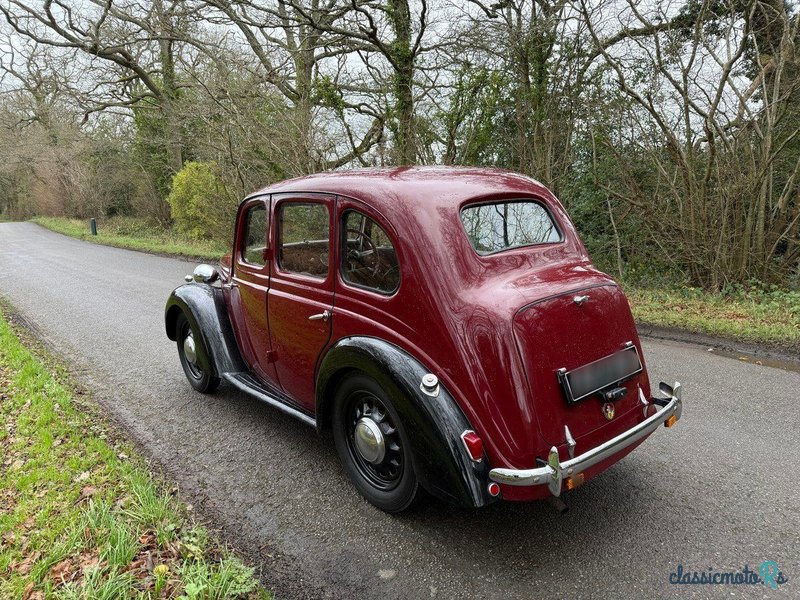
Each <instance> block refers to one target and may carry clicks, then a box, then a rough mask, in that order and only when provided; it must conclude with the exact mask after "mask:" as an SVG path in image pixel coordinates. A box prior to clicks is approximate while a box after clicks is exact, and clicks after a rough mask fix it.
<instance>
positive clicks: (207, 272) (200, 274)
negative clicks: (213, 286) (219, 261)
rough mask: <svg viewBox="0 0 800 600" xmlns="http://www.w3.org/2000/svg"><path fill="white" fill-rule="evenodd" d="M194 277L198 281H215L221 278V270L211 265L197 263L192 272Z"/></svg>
mask: <svg viewBox="0 0 800 600" xmlns="http://www.w3.org/2000/svg"><path fill="white" fill-rule="evenodd" d="M192 279H194V280H195V281H196V282H197V283H214V282H215V281H216V280H217V279H219V271H217V270H216V269H215V268H214V267H212V266H211V265H206V264H203V265H197V266H196V267H195V269H194V272H193V273H192Z"/></svg>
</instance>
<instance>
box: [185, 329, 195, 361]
mask: <svg viewBox="0 0 800 600" xmlns="http://www.w3.org/2000/svg"><path fill="white" fill-rule="evenodd" d="M183 354H184V356H186V360H187V361H189V363H190V364H192V365H196V364H197V351H196V350H195V346H194V336H193V335H192V333H191V332H189V335H187V336H186V338H185V339H184V340H183Z"/></svg>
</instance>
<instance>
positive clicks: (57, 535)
mask: <svg viewBox="0 0 800 600" xmlns="http://www.w3.org/2000/svg"><path fill="white" fill-rule="evenodd" d="M53 368H55V367H53ZM58 378H59V379H63V378H66V375H64V374H63V373H62V374H60V375H58ZM76 398H80V396H76V395H75V394H73V393H71V392H70V391H69V389H68V388H67V387H66V385H64V384H62V383H60V382H59V381H58V380H57V379H56V378H55V377H54V376H53V375H52V374H51V373H50V372H49V370H48V368H46V367H45V366H44V365H43V363H42V361H41V360H40V359H38V358H36V357H35V356H34V355H33V354H32V353H31V352H30V351H29V350H28V349H27V348H26V347H25V346H24V345H23V344H22V343H21V342H20V341H19V339H18V337H17V336H16V335H15V332H14V331H13V330H12V328H11V327H10V326H9V325H8V323H7V321H6V319H5V318H4V316H3V313H2V308H1V307H0V598H26V599H28V600H37V599H43V598H57V599H61V598H63V599H71V598H75V599H78V598H82V599H83V598H91V599H102V598H109V599H112V598H113V599H117V598H138V599H155V598H176V599H177V598H180V599H194V598H198V599H200V598H202V599H223V598H269V595H268V594H267V592H265V591H264V590H263V589H261V588H260V587H259V585H258V582H257V581H256V579H255V578H254V575H253V570H252V569H250V568H248V567H246V566H245V565H244V564H243V563H242V562H241V561H240V560H239V559H237V558H236V557H235V556H233V555H232V554H231V553H230V552H229V551H227V550H226V549H224V548H221V547H220V546H219V545H218V544H217V543H216V542H214V540H213V539H212V538H211V537H210V536H209V534H208V532H207V531H206V530H205V529H204V528H203V527H201V526H199V525H197V524H195V523H194V522H193V521H192V519H191V518H190V517H189V515H188V511H187V508H186V507H185V506H183V505H182V504H181V503H180V502H179V501H178V500H177V499H176V498H175V497H174V496H172V495H171V494H169V493H168V492H166V491H165V490H164V488H163V487H162V486H161V485H159V484H158V483H156V482H155V481H154V480H153V478H152V477H151V476H150V474H149V473H148V471H147V469H146V468H145V463H144V461H143V460H142V459H141V458H139V457H137V455H136V454H135V452H134V451H133V450H132V449H131V448H130V447H129V446H128V445H127V444H125V443H123V442H114V441H111V438H110V432H109V430H108V428H107V427H106V426H105V425H104V423H103V422H102V419H101V418H100V417H99V416H98V415H97V414H94V413H95V411H94V409H93V408H92V407H91V406H90V405H89V404H88V403H83V404H81V403H79V402H78V401H77V400H76Z"/></svg>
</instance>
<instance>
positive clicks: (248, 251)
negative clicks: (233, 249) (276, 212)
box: [242, 203, 267, 267]
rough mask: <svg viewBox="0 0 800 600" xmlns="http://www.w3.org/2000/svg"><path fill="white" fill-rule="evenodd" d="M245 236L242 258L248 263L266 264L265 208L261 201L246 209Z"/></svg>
mask: <svg viewBox="0 0 800 600" xmlns="http://www.w3.org/2000/svg"><path fill="white" fill-rule="evenodd" d="M245 218H246V221H245V229H244V231H245V238H244V245H243V246H242V260H243V261H244V262H246V263H248V264H250V265H258V266H260V267H263V266H264V265H266V264H267V261H266V260H265V259H264V250H266V248H267V208H266V206H264V204H263V203H259V204H255V205H253V206H251V207H250V208H249V209H247V215H246V216H245Z"/></svg>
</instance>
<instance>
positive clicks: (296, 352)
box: [267, 194, 336, 410]
mask: <svg viewBox="0 0 800 600" xmlns="http://www.w3.org/2000/svg"><path fill="white" fill-rule="evenodd" d="M333 215H334V197H333V196H329V195H323V194H304V195H302V196H298V195H288V194H279V195H275V196H273V227H272V231H273V237H272V243H273V247H274V248H275V260H274V261H273V263H274V268H273V271H272V278H271V281H270V287H269V302H268V303H267V306H268V314H269V324H270V337H271V339H272V348H273V350H274V351H275V363H274V364H275V372H276V374H277V377H278V381H279V383H280V386H281V388H282V389H283V391H284V392H285V393H286V394H287V395H288V396H290V397H291V398H292V399H293V400H294V401H295V402H297V403H298V404H300V405H301V406H302V407H303V408H306V409H308V410H314V407H315V399H314V376H315V370H316V365H317V359H318V358H319V355H320V353H321V351H322V350H323V348H324V347H325V346H326V344H327V343H328V339H329V338H330V332H331V320H332V318H333V314H332V313H333V292H334V290H333V281H334V277H333V272H334V267H333V265H335V264H336V262H335V256H334V254H335V252H336V247H335V244H332V240H333V239H335V238H334V236H333V228H334V217H333Z"/></svg>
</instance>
